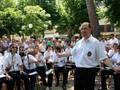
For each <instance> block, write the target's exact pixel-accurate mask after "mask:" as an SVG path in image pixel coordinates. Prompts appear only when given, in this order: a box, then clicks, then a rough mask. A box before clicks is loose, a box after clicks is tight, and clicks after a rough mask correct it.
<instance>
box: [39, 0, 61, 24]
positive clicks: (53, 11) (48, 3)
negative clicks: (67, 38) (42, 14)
mask: <svg viewBox="0 0 120 90" xmlns="http://www.w3.org/2000/svg"><path fill="white" fill-rule="evenodd" d="M38 2H39V5H40V6H41V7H42V8H43V9H44V10H45V11H46V12H47V13H49V14H50V15H51V21H52V25H53V26H54V25H56V24H57V23H58V21H59V19H60V15H59V12H58V10H57V8H56V4H55V3H56V0H38Z"/></svg>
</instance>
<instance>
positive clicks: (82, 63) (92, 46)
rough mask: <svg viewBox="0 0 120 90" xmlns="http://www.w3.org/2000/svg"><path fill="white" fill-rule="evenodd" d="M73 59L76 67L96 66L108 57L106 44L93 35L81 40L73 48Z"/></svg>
mask: <svg viewBox="0 0 120 90" xmlns="http://www.w3.org/2000/svg"><path fill="white" fill-rule="evenodd" d="M71 53H72V56H73V61H74V62H75V65H76V67H83V68H91V67H96V66H97V65H99V64H100V62H101V61H102V60H104V59H106V58H107V55H106V54H105V48H104V46H103V45H102V44H101V43H100V42H99V41H98V40H97V39H96V38H94V37H93V36H92V35H91V36H90V37H89V38H88V39H87V40H84V38H82V39H81V40H79V41H78V42H77V43H76V45H75V46H74V47H73V49H72V52H71Z"/></svg>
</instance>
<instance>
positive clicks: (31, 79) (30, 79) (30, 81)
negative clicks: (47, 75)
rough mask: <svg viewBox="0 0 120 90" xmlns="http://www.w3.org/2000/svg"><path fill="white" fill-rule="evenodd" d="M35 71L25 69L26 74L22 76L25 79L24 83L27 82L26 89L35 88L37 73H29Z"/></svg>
mask: <svg viewBox="0 0 120 90" xmlns="http://www.w3.org/2000/svg"><path fill="white" fill-rule="evenodd" d="M34 71H35V69H32V70H25V72H26V74H24V75H23V76H22V79H23V80H24V83H25V90H35V83H36V76H37V74H34V75H29V73H31V72H34Z"/></svg>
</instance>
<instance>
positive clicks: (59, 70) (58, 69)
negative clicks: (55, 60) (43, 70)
mask: <svg viewBox="0 0 120 90" xmlns="http://www.w3.org/2000/svg"><path fill="white" fill-rule="evenodd" d="M60 73H62V74H63V86H65V85H66V83H67V70H66V68H65V67H57V66H56V67H55V76H56V85H59V78H60Z"/></svg>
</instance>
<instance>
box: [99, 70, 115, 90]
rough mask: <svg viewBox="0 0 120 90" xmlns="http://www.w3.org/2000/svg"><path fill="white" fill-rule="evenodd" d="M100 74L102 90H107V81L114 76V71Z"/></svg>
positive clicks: (104, 71) (105, 71)
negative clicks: (110, 76)
mask: <svg viewBox="0 0 120 90" xmlns="http://www.w3.org/2000/svg"><path fill="white" fill-rule="evenodd" d="M100 74H101V75H100V77H101V86H102V90H106V89H107V85H106V80H107V79H108V78H109V75H113V70H111V69H109V70H108V69H103V70H101V72H100Z"/></svg>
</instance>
